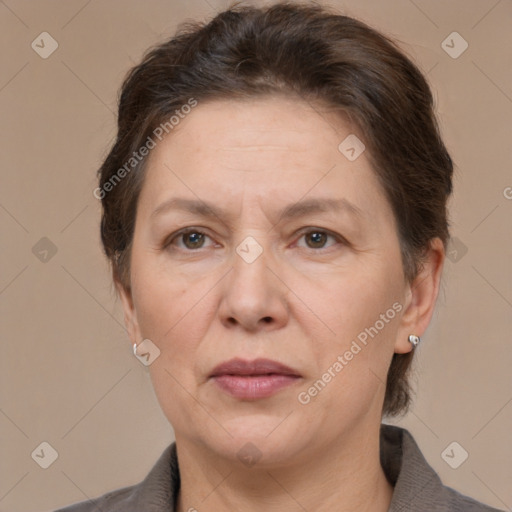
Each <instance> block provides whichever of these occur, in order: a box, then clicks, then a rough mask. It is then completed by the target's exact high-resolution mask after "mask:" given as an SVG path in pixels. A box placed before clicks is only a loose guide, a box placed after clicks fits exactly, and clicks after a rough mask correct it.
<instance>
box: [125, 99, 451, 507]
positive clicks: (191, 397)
mask: <svg viewBox="0 0 512 512" xmlns="http://www.w3.org/2000/svg"><path fill="white" fill-rule="evenodd" d="M351 133H354V134H356V135H358V136H359V138H361V139H362V136H361V135H360V134H359V132H358V130H357V128H356V127H354V126H351V125H350V124H349V122H348V121H347V120H346V119H343V118H341V117H340V115H335V114H334V113H332V112H328V111H327V110H326V109H322V108H320V106H318V105H316V106H314V108H313V106H311V105H309V104H307V103H305V102H303V101H301V100H299V99H292V98H284V97H266V98H258V99H252V100H246V101H237V102H234V101H212V102H207V103H199V105H198V106H197V107H196V108H195V109H194V110H193V111H192V112H191V113H190V114H189V115H188V116H187V117H186V118H185V119H184V120H182V121H181V122H180V124H179V126H177V127H176V128H175V129H174V130H173V132H171V134H170V135H169V136H168V137H167V138H166V139H164V140H163V141H162V142H161V143H159V144H158V146H157V147H156V148H155V149H154V150H152V153H151V155H150V160H149V165H148V168H147V175H146V178H145V182H144V185H143V189H142V192H141V195H140V198H139V203H138V211H137V217H136V226H135V233H134V239H133V246H132V254H131V270H130V276H131V281H130V286H129V287H127V288H123V286H121V285H120V284H119V283H118V289H119V292H120V295H121V298H122V302H123V307H124V313H125V322H126V325H127V327H128V330H129V333H130V337H131V341H132V343H133V342H136V343H140V342H141V341H142V340H143V339H146V338H148V339H150V340H151V341H152V342H153V343H154V344H155V345H156V346H158V348H159V349H160V352H161V353H160V356H159V357H158V358H157V359H156V360H155V361H154V362H153V363H152V364H151V365H150V373H151V378H152V382H153V385H154V389H155V392H156V395H157V397H158V400H159V402H160V405H161V407H162V409H163V411H164V413H165V415H166V417H167V418H168V420H169V422H170V423H171V424H172V426H173V428H174V431H175V435H176V442H177V447H178V459H179V465H180V473H181V490H180V494H179V499H178V510H179V511H187V510H190V509H191V508H195V509H197V510H215V511H224V510H226V511H227V510H244V511H252V510H267V511H273V510H279V511H280V512H282V511H288V510H289V511H292V510H293V511H295V510H302V509H301V507H303V508H304V509H306V510H316V511H324V510H340V511H355V510H358V511H366V510H372V511H377V512H379V511H387V510H388V507H389V503H390V501H391V497H392V491H393V488H392V486H391V485H390V484H389V482H388V481H387V479H386V477H385V475H384V472H383V470H382V468H381V466H380V461H379V426H380V423H381V410H382V403H383V399H384V391H385V379H386V374H387V370H388V368H389V364H390V362H391V358H392V356H393V353H395V352H396V353H405V352H408V351H410V350H411V349H412V346H411V344H410V343H409V342H408V339H407V338H408V335H409V334H416V335H418V336H421V335H422V334H423V333H424V331H425V330H426V328H427V326H428V324H429V321H430V319H431V316H432V313H433V309H434V306H435V301H436V298H437V294H438V289H439V281H440V277H441V272H442V266H443V262H444V249H443V245H442V243H441V241H440V240H439V239H435V240H433V241H432V244H431V247H430V250H429V252H428V257H427V260H426V263H425V265H424V267H423V269H422V270H421V272H420V274H419V275H418V277H417V278H416V279H415V281H414V282H413V283H408V282H406V280H405V278H404V273H403V268H402V263H401V257H400V249H399V242H398V236H397V228H396V222H395V219H394V216H393V213H392V211H391V207H390V205H389V204H388V202H387V200H386V198H385V196H384V193H383V190H382V189H381V187H380V185H379V183H378V181H377V178H376V176H375V174H374V173H373V170H372V168H371V166H370V163H369V161H368V159H367V154H366V151H365V152H363V153H362V154H361V155H360V156H359V157H358V158H357V159H356V160H355V161H353V162H350V161H349V160H348V159H347V158H346V157H345V156H344V155H343V154H342V153H341V152H340V151H339V150H338V145H339V144H340V142H341V141H342V140H343V139H345V137H347V135H349V134H351ZM173 197H181V198H186V199H191V200H199V201H204V202H209V203H212V204H213V205H214V206H216V207H218V208H220V209H222V211H223V213H222V216H220V217H217V216H213V217H205V216H203V215H199V214H198V213H194V212H187V211H183V210H178V209H174V208H169V209H167V210H162V211H161V212H160V213H157V214H153V212H154V211H155V209H157V208H158V207H159V206H160V205H162V204H163V203H165V202H166V201H167V200H169V199H170V198H173ZM312 198H320V199H322V200H324V202H325V200H326V199H335V200H337V199H341V198H344V199H346V200H348V201H350V202H351V203H353V204H354V205H355V206H356V207H357V208H359V210H360V211H361V216H360V218H359V219H358V218H356V217H354V216H352V215H350V214H348V213H347V212H345V211H338V212H337V211H328V212H309V213H307V212H306V213H304V214H303V215H301V216H296V217H292V218H286V219H285V218H281V217H280V214H281V212H282V210H283V208H284V207H286V206H287V205H290V204H294V203H297V202H298V201H303V200H306V199H312ZM186 227H192V228H195V229H198V230H199V231H201V232H203V233H205V235H207V236H205V237H204V239H202V242H201V239H200V243H203V244H204V245H203V246H202V247H201V246H200V247H199V248H197V245H194V240H195V243H197V235H196V238H195V239H194V236H192V238H190V236H188V237H183V236H175V235H174V234H175V233H176V232H177V231H179V230H181V229H183V228H186ZM306 228H310V231H312V232H317V233H318V231H319V230H320V228H321V229H323V230H326V231H328V232H329V233H333V234H334V236H329V237H323V235H322V234H320V235H318V234H317V235H314V236H312V235H311V233H310V235H308V236H306V235H305V234H304V232H303V231H304V229H306ZM247 236H252V237H253V238H254V239H255V240H256V241H257V242H258V243H259V245H260V246H261V248H262V250H263V252H262V254H261V255H260V256H259V257H258V258H257V259H256V260H255V261H254V262H252V263H247V262H246V261H244V259H242V258H241V257H240V256H239V255H238V254H237V252H236V248H237V246H238V245H239V244H240V243H241V242H242V241H243V240H244V239H245V238H246V237H247ZM191 240H192V243H191ZM319 240H320V243H318V241H319ZM169 241H170V245H166V242H169ZM322 244H324V245H323V246H322ZM395 302H398V303H399V304H400V305H401V306H402V309H401V311H400V312H399V313H397V314H396V316H395V317H394V319H393V320H390V321H389V322H388V323H386V325H385V327H384V328H382V329H381V330H380V331H379V333H378V335H377V336H375V337H374V338H369V342H368V344H367V346H365V347H364V348H363V349H362V350H361V351H360V352H359V353H358V354H357V355H355V356H354V358H353V359H352V360H351V361H349V362H348V364H347V365H346V366H345V367H344V368H343V370H342V371H341V372H339V373H338V374H336V376H335V377H334V378H332V379H331V381H330V382H329V383H328V384H327V385H326V386H325V387H324V388H323V389H322V390H321V392H320V393H318V394H317V395H316V396H315V397H313V398H311V401H310V402H309V403H308V404H307V405H303V404H301V403H300V402H299V401H298V395H299V393H300V392H304V391H307V390H308V388H310V387H311V385H312V384H313V383H314V382H315V381H317V380H318V379H319V378H321V377H322V375H323V374H324V373H325V372H326V371H327V369H328V368H329V367H332V365H333V363H334V362H335V361H336V360H337V357H338V356H339V355H343V354H344V353H345V352H346V350H348V349H349V348H350V344H351V342H352V341H353V340H355V339H356V337H357V335H358V334H359V333H361V332H362V331H364V329H365V328H367V327H370V326H374V325H375V323H376V321H377V320H378V319H379V318H380V315H381V314H382V313H385V312H386V311H387V310H388V309H389V308H391V307H392V305H393V303H395ZM233 357H240V358H243V359H248V360H251V359H255V358H259V357H264V358H269V359H273V360H277V361H279V362H281V363H284V364H286V365H288V366H291V367H292V368H294V369H296V370H298V371H299V372H300V375H301V378H300V379H298V380H297V381H296V382H295V383H294V384H293V385H291V386H289V387H287V388H285V389H283V390H281V391H280V392H278V393H277V394H275V395H274V396H272V397H269V398H265V399H259V400H242V399H237V398H233V397H232V396H230V395H227V394H226V393H225V392H223V391H222V390H220V389H219V387H218V386H216V385H215V383H214V382H213V381H212V380H211V379H209V378H208V377H209V375H210V373H211V371H212V369H213V368H214V367H215V366H216V365H217V364H219V363H221V362H224V361H227V360H229V359H231V358H233ZM248 442H250V443H252V444H253V445H255V446H256V447H257V449H258V451H259V454H260V459H259V460H258V462H257V463H256V464H255V465H253V466H252V467H248V466H247V465H245V464H243V463H242V462H241V461H240V460H239V459H238V457H237V453H238V451H239V450H240V449H241V448H242V447H243V446H244V445H245V444H246V443H248Z"/></svg>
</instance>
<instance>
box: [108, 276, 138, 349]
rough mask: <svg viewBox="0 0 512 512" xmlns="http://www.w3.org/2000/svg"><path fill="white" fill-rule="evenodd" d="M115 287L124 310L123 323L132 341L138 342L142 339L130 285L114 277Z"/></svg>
mask: <svg viewBox="0 0 512 512" xmlns="http://www.w3.org/2000/svg"><path fill="white" fill-rule="evenodd" d="M114 283H115V287H116V289H117V292H118V293H119V297H120V298H121V302H122V304H123V311H124V325H125V326H126V330H127V332H128V336H129V337H130V340H131V342H132V343H139V342H140V341H141V340H142V337H141V334H140V328H139V321H138V320H137V312H136V311H135V307H134V304H133V297H132V291H131V287H129V286H128V287H126V286H124V285H123V284H122V283H120V282H119V281H118V280H117V279H114Z"/></svg>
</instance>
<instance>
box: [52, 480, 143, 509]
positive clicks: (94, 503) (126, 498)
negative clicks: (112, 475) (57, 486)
mask: <svg viewBox="0 0 512 512" xmlns="http://www.w3.org/2000/svg"><path fill="white" fill-rule="evenodd" d="M139 485H140V484H138V485H133V486H130V487H123V488H122V489H117V490H115V491H111V492H108V493H106V494H104V495H103V496H100V497H99V498H95V499H90V500H86V501H81V502H80V503H75V504H74V505H70V506H68V507H64V508H59V509H58V510H56V511H55V512H98V510H101V511H105V512H107V511H108V512H121V511H125V512H127V511H130V510H135V509H134V508H133V507H134V506H135V505H134V504H135V498H136V495H137V488H138V487H139Z"/></svg>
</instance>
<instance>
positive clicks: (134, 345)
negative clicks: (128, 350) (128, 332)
mask: <svg viewBox="0 0 512 512" xmlns="http://www.w3.org/2000/svg"><path fill="white" fill-rule="evenodd" d="M133 355H134V356H136V355H137V343H134V344H133Z"/></svg>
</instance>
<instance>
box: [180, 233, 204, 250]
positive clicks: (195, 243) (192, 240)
mask: <svg viewBox="0 0 512 512" xmlns="http://www.w3.org/2000/svg"><path fill="white" fill-rule="evenodd" d="M181 239H182V241H183V245H184V246H185V247H186V248H187V249H200V248H201V247H202V246H203V245H204V239H205V235H204V233H199V232H198V231H190V232H189V233H183V234H182V235H181Z"/></svg>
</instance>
